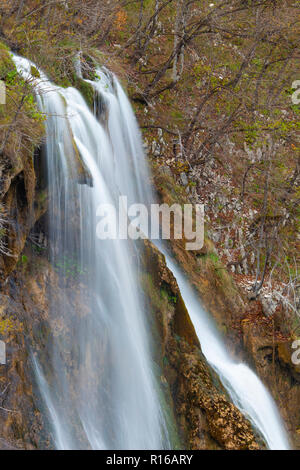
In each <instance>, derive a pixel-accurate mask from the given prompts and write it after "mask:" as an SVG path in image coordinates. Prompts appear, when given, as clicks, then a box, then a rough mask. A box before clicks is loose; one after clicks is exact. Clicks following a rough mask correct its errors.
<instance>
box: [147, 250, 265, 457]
mask: <svg viewBox="0 0 300 470" xmlns="http://www.w3.org/2000/svg"><path fill="white" fill-rule="evenodd" d="M144 245H145V248H144V256H143V263H142V268H143V269H142V274H141V276H142V283H143V287H144V291H145V294H146V299H147V301H148V305H149V308H150V310H151V312H152V314H153V319H154V321H155V325H153V329H155V328H156V329H157V330H158V335H157V336H156V345H155V351H156V354H155V360H156V361H157V362H158V363H159V364H160V367H161V369H162V371H163V376H162V378H161V381H162V384H164V385H166V384H167V386H168V389H169V391H170V396H171V402H172V407H173V414H174V416H175V420H176V422H177V426H178V428H179V430H180V438H181V441H182V442H183V443H184V446H186V447H188V448H190V449H228V450H229V449H232V450H233V449H235V450H242V449H259V448H260V445H259V444H258V439H256V437H255V436H254V433H253V431H252V428H251V425H250V423H249V422H248V421H247V420H246V419H245V418H244V416H243V415H242V414H241V412H240V411H239V410H238V409H237V408H236V407H235V406H234V405H233V404H232V403H231V402H230V400H229V398H228V396H227V395H226V392H225V390H224V388H223V386H222V385H221V383H220V381H219V379H218V377H217V376H216V374H215V373H214V371H213V370H212V369H211V368H210V366H209V365H208V363H207V361H206V359H205V357H204V356H203V354H202V351H201V347H200V344H199V341H198V338H197V336H196V333H195V330H194V327H193V325H192V323H191V320H190V318H189V315H188V312H187V310H186V308H185V306H184V303H183V301H182V299H181V295H180V292H179V289H178V286H177V282H176V280H175V279H174V277H173V275H172V273H171V272H170V271H169V270H168V268H167V267H166V264H165V259H164V257H163V255H161V253H159V251H158V250H157V249H156V248H155V247H154V246H153V245H152V244H151V243H150V242H148V241H146V242H144Z"/></svg>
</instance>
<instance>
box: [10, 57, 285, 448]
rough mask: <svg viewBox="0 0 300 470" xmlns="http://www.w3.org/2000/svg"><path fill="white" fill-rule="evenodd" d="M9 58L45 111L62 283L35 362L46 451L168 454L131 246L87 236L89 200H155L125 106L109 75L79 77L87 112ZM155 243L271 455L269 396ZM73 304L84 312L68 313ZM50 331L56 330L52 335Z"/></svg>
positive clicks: (53, 238)
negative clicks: (76, 281)
mask: <svg viewBox="0 0 300 470" xmlns="http://www.w3.org/2000/svg"><path fill="white" fill-rule="evenodd" d="M14 61H15V64H16V66H17V68H18V71H19V73H22V74H23V76H24V77H25V78H30V79H31V80H32V82H33V84H34V86H35V89H36V94H37V100H38V105H39V108H40V110H41V111H42V112H43V113H45V115H46V116H47V120H46V131H47V142H46V158H47V166H48V185H49V194H50V205H49V220H50V224H49V225H50V228H49V238H50V246H52V247H53V249H52V252H51V261H52V264H53V265H54V266H57V270H58V272H59V276H60V279H62V280H64V281H65V282H66V285H65V288H64V290H63V291H64V294H63V295H60V296H59V297H58V298H57V297H54V298H53V303H52V306H51V316H52V318H53V324H55V328H56V329H57V333H56V334H54V337H55V340H54V341H53V344H52V346H51V351H50V353H49V357H50V359H51V360H50V361H49V364H47V365H45V364H43V365H41V363H40V362H39V360H38V359H34V363H35V369H36V375H37V378H38V382H39V387H40V390H41V393H42V396H43V398H44V401H45V403H46V405H47V410H48V415H49V420H50V422H51V425H52V428H53V434H54V439H55V446H56V448H58V449H78V448H79V449H80V448H92V449H120V450H121V449H164V448H165V449H167V448H170V447H172V443H170V442H169V437H168V432H167V429H166V424H165V417H164V413H163V411H162V407H161V404H160V399H159V385H158V383H157V381H156V377H155V374H154V372H153V364H152V361H151V352H150V338H149V334H148V333H147V329H148V328H147V319H146V312H145V307H144V304H143V299H142V298H141V295H140V288H139V282H138V273H137V266H136V264H137V263H134V262H133V258H134V257H133V254H132V249H133V248H132V243H129V241H127V240H105V241H100V240H98V239H97V237H96V224H97V217H96V214H97V207H98V206H99V204H100V203H101V204H105V203H106V204H114V205H116V204H117V201H118V198H119V195H126V196H127V197H128V203H129V204H132V203H139V202H142V203H145V204H147V205H149V204H150V203H151V202H152V201H153V200H154V199H153V196H152V192H151V186H150V178H149V175H148V172H147V165H146V160H145V156H144V152H143V147H142V139H141V135H140V131H139V128H138V125H137V121H136V119H135V116H134V113H133V111H132V108H131V106H130V103H129V101H128V99H127V97H126V95H125V93H124V91H123V89H122V87H121V86H120V84H119V82H118V80H117V79H116V78H115V77H114V76H113V75H112V74H110V73H109V72H108V71H106V70H101V69H99V70H98V71H97V76H98V77H99V79H97V80H96V81H95V82H91V81H88V82H89V83H90V85H91V86H93V87H94V89H95V91H96V96H97V97H96V100H95V112H94V114H93V113H92V112H91V111H90V109H89V107H88V106H87V104H86V103H85V101H84V99H83V97H82V96H81V95H80V93H79V92H78V91H77V90H75V89H73V88H68V89H63V88H60V87H58V86H55V85H54V84H52V83H51V82H50V81H49V80H48V79H47V77H46V76H45V75H44V74H43V73H42V72H41V71H40V72H39V73H40V77H38V78H37V77H36V76H35V77H32V76H31V68H32V66H33V65H34V64H32V63H31V62H30V61H28V60H26V59H23V58H21V57H18V56H14ZM78 73H80V69H79V70H78ZM35 75H36V74H35ZM104 118H105V119H104ZM159 248H160V249H161V250H162V251H163V252H164V254H165V256H166V260H167V264H168V266H169V268H170V269H171V271H172V272H173V274H174V275H175V277H176V279H177V281H178V285H179V288H180V290H181V294H182V297H183V299H184V301H185V304H186V306H187V309H188V311H189V313H190V316H191V319H192V321H193V323H194V326H195V330H196V333H197V335H198V337H199V340H200V343H201V346H202V350H203V353H204V355H205V356H206V358H207V360H208V362H209V363H210V364H211V366H212V367H213V368H214V369H215V371H216V372H217V373H218V375H219V377H220V379H221V381H222V382H223V384H224V386H225V388H226V389H227V391H228V393H229V394H230V396H231V398H232V400H233V402H234V403H235V404H236V406H237V407H238V408H239V409H240V410H241V411H242V412H243V413H244V414H245V415H246V416H247V418H249V419H250V421H251V422H252V424H253V426H254V427H255V428H256V429H257V430H258V431H259V432H260V434H261V435H262V436H263V437H264V439H265V441H266V443H267V445H268V447H269V448H270V449H287V448H288V439H287V436H286V433H285V430H284V425H283V423H282V421H281V418H280V416H279V413H278V411H277V409H276V406H275V404H274V402H273V399H272V398H271V396H270V394H269V392H268V391H267V390H266V388H265V387H264V385H263V384H262V382H261V381H260V380H259V379H258V377H257V376H256V375H255V374H254V372H252V371H251V370H250V369H249V368H248V367H247V366H246V365H243V364H236V363H235V362H234V361H233V360H232V359H231V358H230V356H229V354H228V352H227V351H226V349H225V346H223V344H222V339H221V338H220V337H219V335H218V333H217V331H216V328H215V327H214V324H213V322H212V321H211V320H210V318H209V316H208V315H207V313H206V312H205V311H204V310H203V308H202V307H201V304H200V302H199V299H198V298H197V296H196V294H195V293H194V292H193V291H192V289H191V287H190V286H189V284H188V282H187V281H186V279H185V277H184V275H183V274H182V273H181V271H180V270H179V268H178V266H177V265H176V263H175V262H174V260H173V259H172V258H171V257H170V256H169V255H168V253H167V252H166V250H165V248H164V247H163V246H162V245H159ZM74 270H75V271H76V273H77V274H78V275H80V276H82V279H83V281H82V282H81V283H80V286H79V291H78V292H76V293H74V292H73V290H72V288H71V287H72V271H74ZM70 271H71V273H70ZM67 281H68V282H67ZM78 299H80V300H81V302H80V305H85V306H86V310H85V311H82V312H81V314H80V315H79V318H78V315H76V314H75V306H76V302H78ZM60 328H64V330H65V331H66V334H64V335H63V336H62V335H60V334H59V330H60ZM62 338H63V339H62ZM49 375H51V377H52V380H51V387H50V386H49V382H48V380H47V377H48V376H49Z"/></svg>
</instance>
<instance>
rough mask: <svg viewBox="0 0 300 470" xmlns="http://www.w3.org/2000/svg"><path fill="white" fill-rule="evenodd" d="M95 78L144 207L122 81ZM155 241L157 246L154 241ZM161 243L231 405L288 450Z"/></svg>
mask: <svg viewBox="0 0 300 470" xmlns="http://www.w3.org/2000/svg"><path fill="white" fill-rule="evenodd" d="M97 75H99V76H100V77H101V79H100V80H99V81H98V82H96V83H94V86H95V88H96V90H97V91H98V93H99V95H100V96H101V97H102V99H107V100H109V102H110V106H109V109H110V113H109V119H108V129H109V132H110V135H111V137H112V142H113V144H114V143H116V145H118V142H119V141H120V140H119V138H118V134H117V133H116V129H115V127H117V124H118V125H119V126H120V128H122V129H124V127H125V126H124V124H122V123H123V122H124V123H127V127H125V128H126V135H127V140H128V142H130V143H131V154H132V155H135V156H136V157H138V160H136V161H135V172H134V178H133V176H132V174H128V162H127V160H126V153H125V154H124V150H123V153H122V148H119V147H117V148H116V155H118V157H119V155H120V156H122V162H123V165H124V168H122V172H120V173H119V172H118V171H117V173H118V177H119V178H122V180H121V181H122V182H121V183H120V187H122V194H130V190H131V188H132V185H133V184H137V182H139V184H140V182H144V184H143V185H142V187H141V189H140V191H139V193H138V202H143V203H144V204H145V205H146V206H149V205H150V204H151V202H153V201H154V199H155V198H154V197H153V195H152V191H151V187H150V186H148V185H147V184H145V182H146V181H147V180H148V181H149V179H150V178H149V176H148V178H147V179H145V174H146V175H147V169H146V165H145V157H144V152H143V149H142V140H141V136H140V132H139V129H138V125H137V122H136V119H135V116H134V114H133V111H132V108H131V106H130V103H129V101H128V99H127V97H126V95H125V94H124V92H123V90H122V88H121V87H120V85H119V83H118V81H117V80H116V79H115V78H114V77H111V80H109V79H108V78H107V75H105V74H103V73H102V72H101V70H98V71H97ZM114 88H115V93H114ZM117 97H118V99H117ZM114 106H115V107H114ZM116 123H117V124H116ZM122 175H123V176H122ZM136 194H137V193H135V198H136V197H137V196H136ZM133 202H136V199H135V200H133ZM154 243H156V244H157V242H156V241H155V242H154ZM157 245H158V248H159V249H160V250H161V251H162V252H163V253H164V255H165V257H166V262H167V265H168V267H169V269H170V270H171V271H172V273H173V274H174V276H175V278H176V280H177V283H178V286H179V289H180V292H181V295H182V298H183V300H184V302H185V305H186V307H187V310H188V312H189V314H190V317H191V320H192V322H193V324H194V327H195V330H196V333H197V336H198V338H199V341H200V344H201V347H202V351H203V353H204V355H205V357H206V358H207V360H208V362H209V363H210V365H211V366H212V367H213V368H214V369H215V371H216V372H217V374H218V375H219V377H220V379H221V381H222V383H223V385H224V386H225V388H226V390H227V391H228V393H229V395H230V396H231V399H232V401H233V403H234V404H235V405H236V406H237V407H238V408H239V409H240V410H241V411H242V412H243V413H244V415H245V416H246V417H247V418H248V419H249V420H250V421H251V422H252V424H253V426H254V427H255V428H256V429H257V430H258V432H259V433H260V434H261V436H262V437H263V438H264V440H265V441H266V443H267V445H268V447H269V448H270V449H288V448H289V444H288V439H287V436H286V432H285V429H284V424H283V422H282V420H281V417H280V415H279V413H278V411H277V408H276V405H275V403H274V401H273V399H272V397H271V395H270V394H269V392H268V391H267V389H266V388H265V387H264V385H263V384H262V382H261V381H260V380H259V378H258V377H257V376H256V374H254V372H253V371H252V370H251V369H250V368H249V367H247V366H246V365H244V364H238V363H235V362H234V361H233V360H232V359H231V357H230V356H229V354H228V352H227V350H226V348H225V346H224V345H223V343H222V339H221V337H220V336H219V334H218V332H217V329H216V327H215V326H214V324H213V322H212V321H211V319H210V318H209V317H208V315H207V313H206V312H205V311H204V309H203V308H202V306H201V304H200V302H199V299H198V298H197V296H196V294H195V293H194V291H193V290H192V289H191V287H190V286H189V284H188V282H187V280H186V279H185V277H184V275H183V274H182V273H181V271H180V269H179V268H178V266H177V265H176V263H175V262H174V260H173V259H172V257H171V256H170V255H169V253H168V252H167V250H166V248H165V247H164V245H163V244H162V243H159V244H157Z"/></svg>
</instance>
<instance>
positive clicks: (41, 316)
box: [0, 261, 50, 450]
mask: <svg viewBox="0 0 300 470" xmlns="http://www.w3.org/2000/svg"><path fill="white" fill-rule="evenodd" d="M28 263H30V261H28ZM28 269H29V265H27V266H26V272H25V267H24V266H23V267H20V268H19V271H18V272H16V273H15V274H13V275H11V276H10V277H9V278H8V279H7V282H6V283H5V284H4V285H2V289H1V294H0V302H1V313H0V328H1V326H2V329H1V339H2V340H3V341H4V342H5V344H6V364H5V365H0V449H1V448H2V449H14V448H15V449H27V450H32V449H37V448H48V447H49V446H50V437H49V436H48V434H47V432H46V431H45V429H46V425H45V421H44V418H43V416H42V415H41V413H40V411H39V410H40V405H41V403H40V398H39V396H38V393H37V387H36V384H35V380H34V374H33V370H32V363H31V357H30V354H31V352H34V350H33V349H32V345H33V344H34V343H35V344H39V348H43V346H44V344H45V341H46V336H45V334H43V331H45V328H44V325H45V324H46V317H47V306H48V300H47V297H46V284H47V282H49V272H50V271H49V269H50V268H49V267H46V265H43V266H42V265H41V266H39V272H38V271H37V270H36V269H34V270H33V271H32V272H31V273H30V272H29V271H28Z"/></svg>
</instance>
